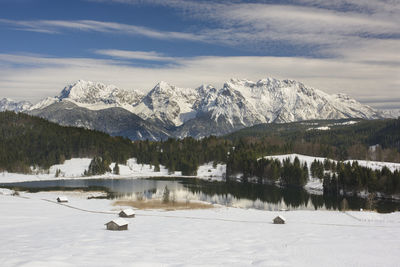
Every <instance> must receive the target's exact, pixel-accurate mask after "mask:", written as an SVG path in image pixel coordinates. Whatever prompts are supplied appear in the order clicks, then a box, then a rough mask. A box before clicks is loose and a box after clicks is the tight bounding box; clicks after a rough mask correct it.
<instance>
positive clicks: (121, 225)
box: [105, 218, 128, 231]
mask: <svg viewBox="0 0 400 267" xmlns="http://www.w3.org/2000/svg"><path fill="white" fill-rule="evenodd" d="M105 225H106V227H107V230H116V231H122V230H128V222H127V221H125V220H124V219H121V218H118V219H114V220H112V221H110V222H108V223H106V224H105Z"/></svg>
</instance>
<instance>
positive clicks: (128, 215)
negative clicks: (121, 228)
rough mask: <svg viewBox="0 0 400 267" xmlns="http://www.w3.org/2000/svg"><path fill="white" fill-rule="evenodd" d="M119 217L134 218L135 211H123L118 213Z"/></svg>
mask: <svg viewBox="0 0 400 267" xmlns="http://www.w3.org/2000/svg"><path fill="white" fill-rule="evenodd" d="M119 217H125V218H134V217H135V211H134V210H133V209H124V210H121V212H120V213H119Z"/></svg>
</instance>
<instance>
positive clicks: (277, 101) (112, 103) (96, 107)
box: [0, 78, 385, 140]
mask: <svg viewBox="0 0 400 267" xmlns="http://www.w3.org/2000/svg"><path fill="white" fill-rule="evenodd" d="M3 110H13V111H16V112H25V113H28V114H32V115H36V116H40V117H43V118H46V119H48V120H50V121H53V122H57V123H59V124H61V125H68V126H79V127H85V128H89V129H96V130H100V131H104V132H107V133H109V134H111V135H121V136H125V137H128V138H130V139H132V140H137V139H149V140H160V139H166V138H168V137H178V138H183V137H186V136H192V137H195V138H201V137H204V136H208V135H211V134H212V135H222V134H227V133H230V132H232V131H235V130H238V129H241V128H245V127H249V126H253V125H256V124H260V123H283V122H295V121H302V120H315V119H316V120H319V119H321V120H323V119H346V118H362V119H379V118H383V117H384V116H385V115H384V113H382V112H380V111H377V110H375V109H373V108H371V107H369V106H366V105H363V104H361V103H359V102H357V101H356V100H354V99H352V98H351V97H349V96H347V95H345V94H334V95H329V94H327V93H325V92H323V91H321V90H318V89H314V88H311V87H307V86H305V85H304V84H303V83H301V82H298V81H294V80H277V79H273V78H267V79H262V80H259V81H257V82H252V81H249V80H245V79H242V80H240V79H231V80H229V81H227V82H225V83H224V85H223V87H222V88H219V89H217V88H215V87H213V86H211V85H202V86H200V87H197V88H179V87H177V86H174V85H171V84H168V83H166V82H160V83H158V84H157V85H156V86H155V87H154V88H153V89H152V90H150V91H149V92H148V93H147V94H144V93H142V92H140V91H135V90H132V91H128V90H124V89H120V88H118V87H116V86H114V85H105V84H102V83H99V82H90V81H83V80H79V81H77V82H75V83H72V84H70V85H68V86H66V87H65V88H64V89H63V90H62V91H61V92H60V94H59V95H58V96H56V97H48V98H45V99H43V100H41V101H40V102H39V103H37V104H35V105H32V104H31V103H29V102H27V101H21V102H15V101H12V100H10V99H3V100H1V101H0V111H3Z"/></svg>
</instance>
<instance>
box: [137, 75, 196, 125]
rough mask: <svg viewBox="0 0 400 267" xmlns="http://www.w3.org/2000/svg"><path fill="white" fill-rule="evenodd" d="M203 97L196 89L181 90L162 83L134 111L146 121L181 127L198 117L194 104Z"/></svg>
mask: <svg viewBox="0 0 400 267" xmlns="http://www.w3.org/2000/svg"><path fill="white" fill-rule="evenodd" d="M201 97H202V96H201V95H199V94H198V92H197V91H196V90H195V89H191V88H179V87H176V86H173V85H170V84H168V83H166V82H160V83H158V84H157V85H156V86H155V87H154V88H153V89H152V90H151V91H150V92H149V93H148V94H147V95H146V96H145V97H144V98H143V101H142V102H141V103H139V104H138V105H136V106H135V107H134V108H133V110H132V111H133V112H134V113H136V114H137V115H138V116H139V117H141V118H142V119H145V120H147V119H150V120H152V121H155V122H161V123H163V124H165V125H167V126H180V125H182V124H183V123H185V122H186V121H187V120H189V119H192V118H195V117H196V114H197V110H196V109H195V105H194V104H195V102H196V101H197V100H198V99H199V98H201Z"/></svg>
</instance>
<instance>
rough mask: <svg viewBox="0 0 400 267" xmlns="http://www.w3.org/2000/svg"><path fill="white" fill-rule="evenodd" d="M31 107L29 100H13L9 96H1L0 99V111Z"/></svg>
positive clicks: (16, 110)
mask: <svg viewBox="0 0 400 267" xmlns="http://www.w3.org/2000/svg"><path fill="white" fill-rule="evenodd" d="M31 107H32V103H31V102H29V101H19V102H18V101H14V100H12V99H10V98H3V99H1V100H0V112H1V111H6V110H9V111H15V112H21V111H25V110H28V109H30V108H31Z"/></svg>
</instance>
